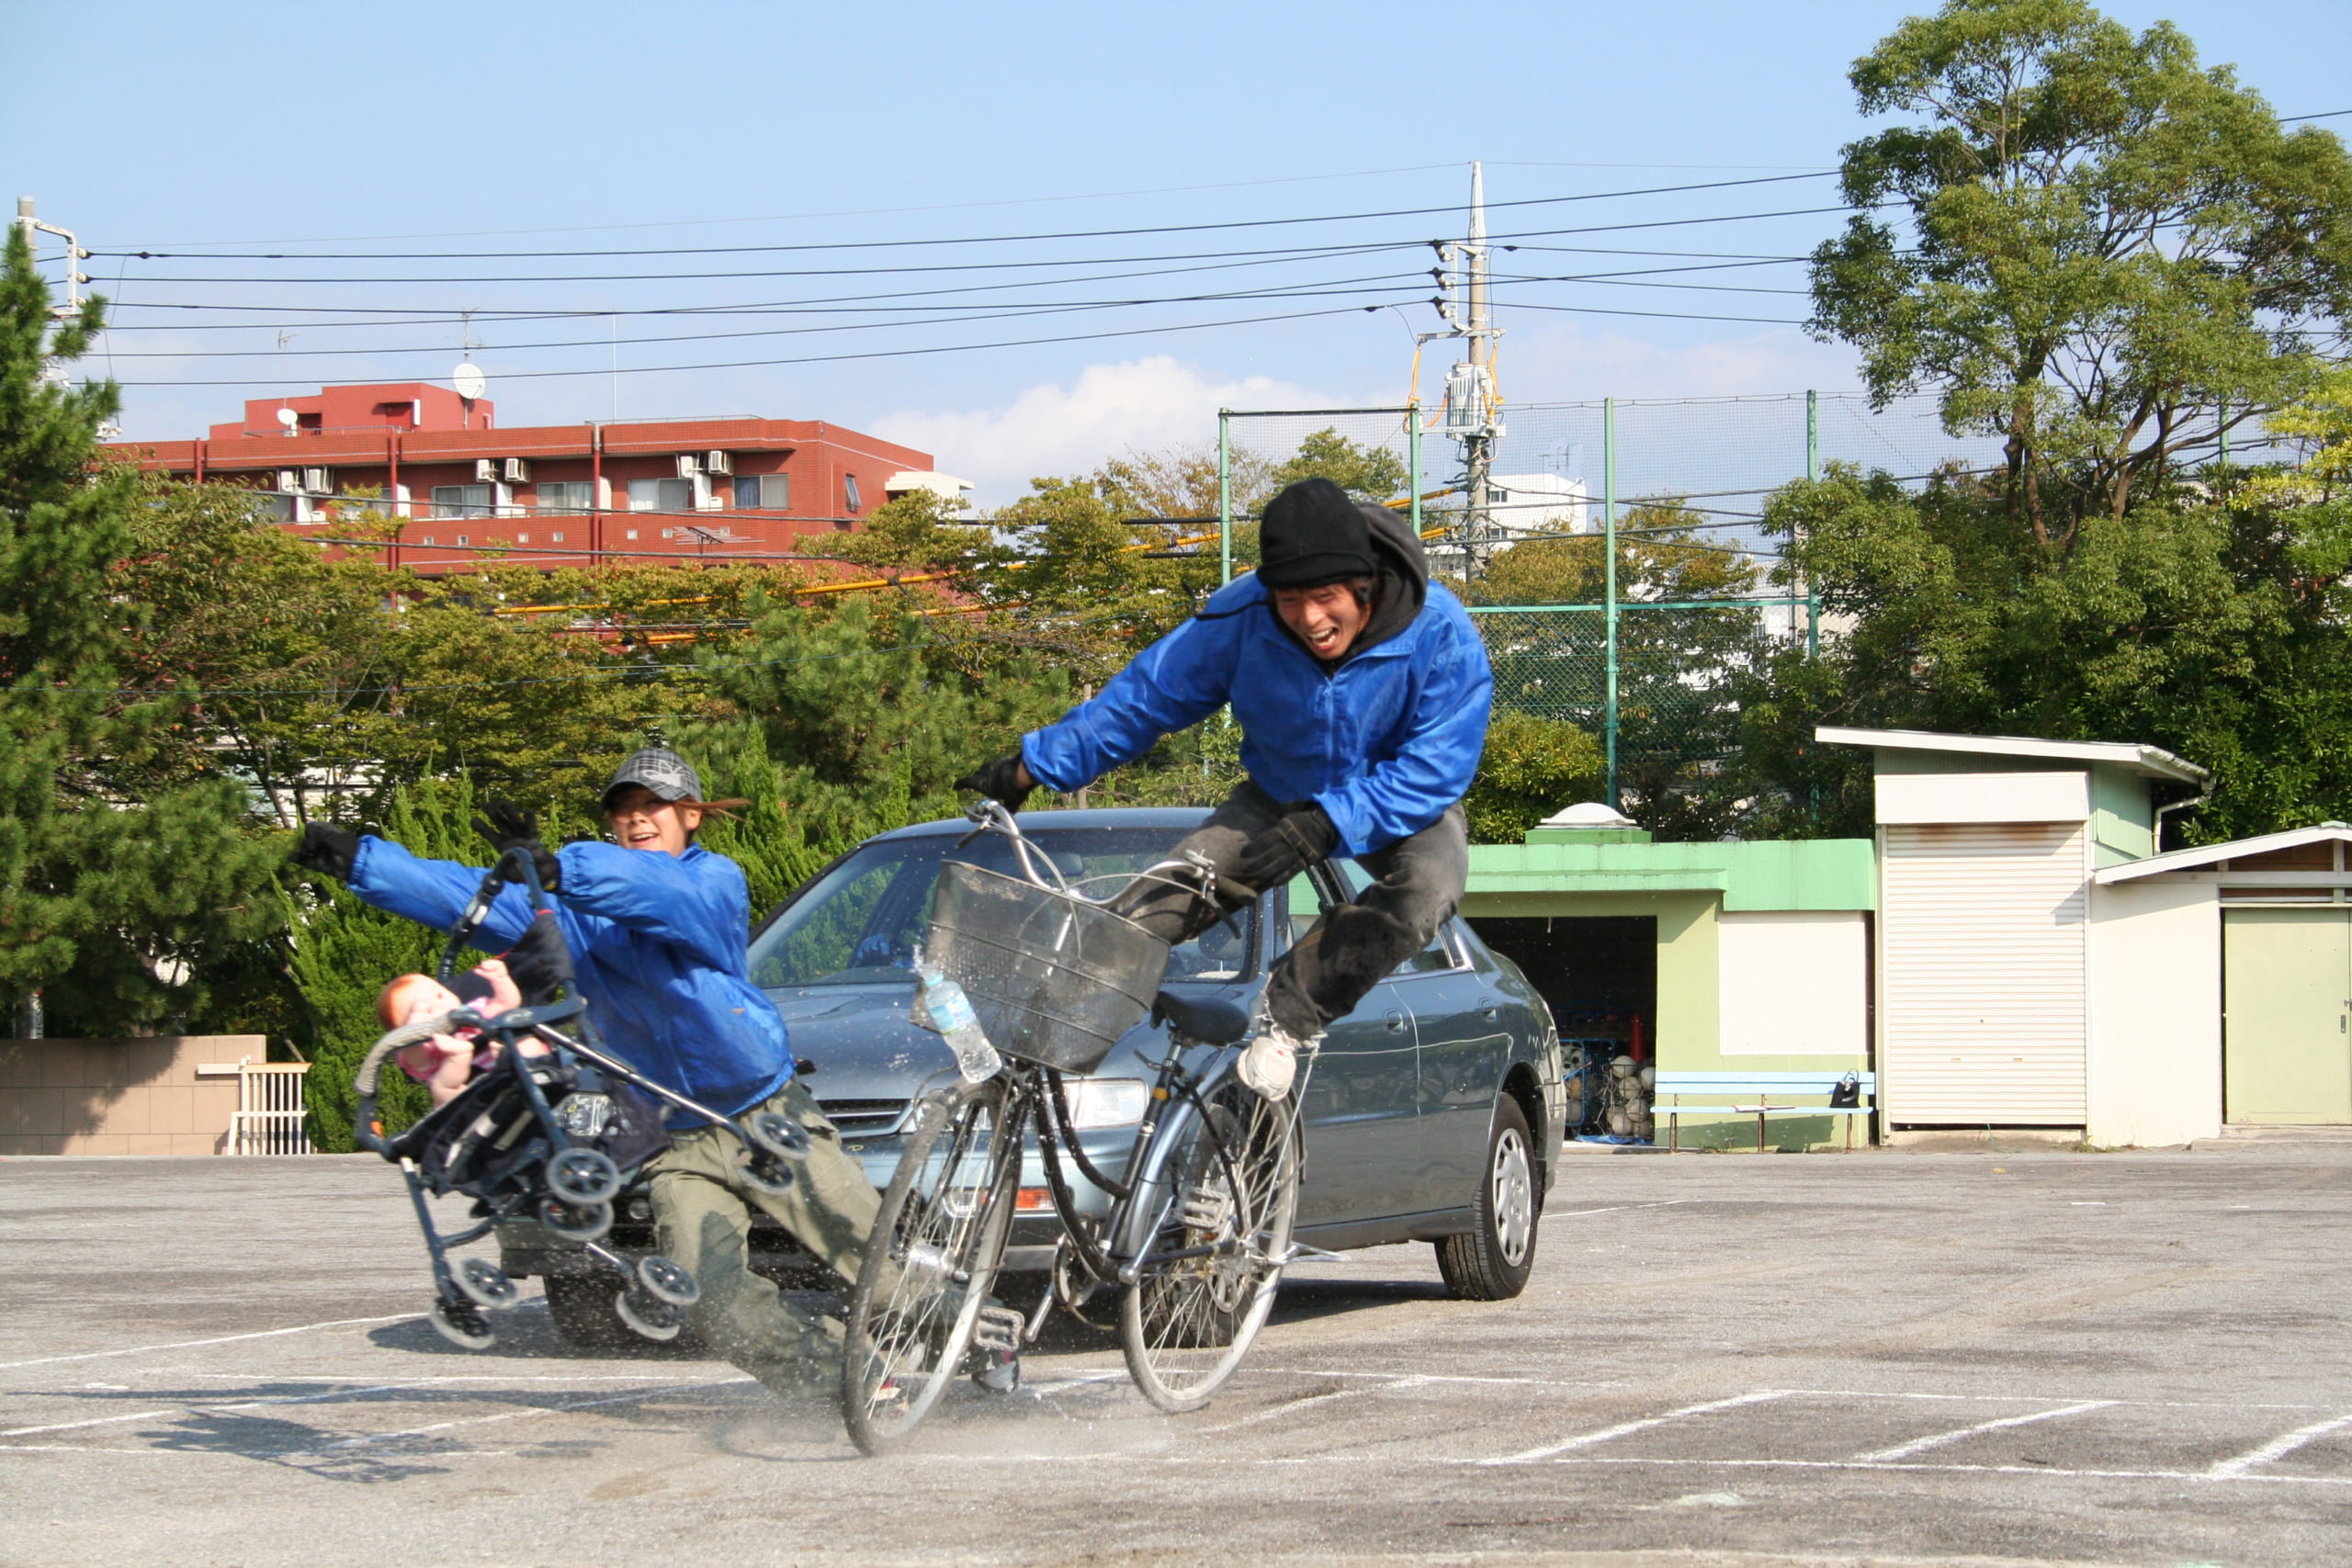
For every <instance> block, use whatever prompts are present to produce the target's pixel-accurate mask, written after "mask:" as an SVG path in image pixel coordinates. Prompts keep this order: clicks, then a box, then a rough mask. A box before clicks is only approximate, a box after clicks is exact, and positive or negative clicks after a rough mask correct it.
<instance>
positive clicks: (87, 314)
mask: <svg viewBox="0 0 2352 1568" xmlns="http://www.w3.org/2000/svg"><path fill="white" fill-rule="evenodd" d="M104 325H105V312H104V302H103V301H102V300H99V299H91V300H90V301H89V302H88V303H87V304H86V305H85V306H84V307H83V308H82V309H81V310H79V311H78V312H75V313H73V314H70V315H67V316H65V317H63V318H62V320H61V319H59V318H58V317H57V316H55V315H53V314H52V312H51V306H50V296H49V289H48V287H47V285H46V284H44V283H43V282H42V280H41V277H40V273H39V272H38V271H37V270H36V269H35V266H34V261H33V253H32V247H31V245H30V244H29V243H28V239H27V236H26V233H25V231H23V230H22V229H21V228H12V229H11V230H10V231H9V232H8V237H7V244H6V259H5V264H4V265H0V1003H5V1004H6V1005H7V1006H8V1007H9V1008H10V1009H11V1010H12V1012H13V1010H14V1009H15V1008H16V1007H17V1005H18V1004H19V1003H20V1002H21V1001H22V1000H23V999H24V998H25V997H26V996H27V994H28V993H30V992H33V991H36V990H37V991H39V992H40V994H41V996H42V998H43V1005H44V1010H45V1012H46V1014H47V1016H48V1019H49V1032H51V1033H59V1034H62V1033H74V1032H80V1033H89V1034H113V1033H123V1032H139V1031H145V1030H152V1029H153V1028H155V1027H157V1026H159V1025H161V1024H163V1023H164V1022H165V1021H167V1020H169V1019H171V1018H173V1017H175V1016H184V1015H185V1014H186V1013H187V1012H188V1011H189V1010H192V1009H194V1008H195V1007H196V1006H198V1004H199V1003H200V1002H201V1001H202V999H203V998H202V990H203V987H202V981H201V975H202V971H203V969H204V966H205V963H206V960H207V958H208V956H209V955H210V954H212V953H216V952H218V951H220V948H221V947H222V946H224V945H231V944H235V943H239V942H246V941H249V940H251V939H253V938H254V937H255V936H256V935H258V934H260V933H262V932H264V931H267V930H268V928H269V927H270V925H271V924H272V923H273V922H274V920H275V919H276V916H277V909H276V899H275V897H274V896H273V895H272V893H271V891H270V872H271V869H272V867H273V866H274V864H275V863H276V862H277V858H278V856H279V853H280V851H279V849H278V848H277V846H276V845H274V844H272V843H269V842H267V841H266V840H262V839H260V838H259V837H257V836H253V835H249V834H248V833H247V832H246V831H245V830H244V823H245V811H244V799H243V790H242V789H241V787H240V786H239V784H237V783H236V781H234V780H232V779H229V778H226V777H220V776H214V777H209V778H198V779H197V780H195V781H193V782H186V781H180V782H170V783H165V784H162V785H160V786H159V784H158V783H157V774H156V772H155V769H154V768H153V761H154V757H155V754H156V751H157V750H158V747H157V741H158V738H159V737H160V736H161V735H163V734H164V733H166V732H167V729H168V726H169V725H171V724H172V723H173V722H175V719H176V718H178V717H179V716H181V715H182V714H183V713H184V712H185V709H186V705H187V694H185V693H183V692H181V691H179V690H177V689H175V687H174V686H172V685H165V684H160V683H158V684H154V685H151V686H149V687H148V688H146V689H141V690H126V689H123V688H124V681H125V676H124V671H125V664H126V660H125V657H124V654H125V649H126V647H127V643H128V639H129V637H130V633H131V631H132V629H133V627H134V625H135V622H136V619H137V616H138V614H139V607H138V606H137V605H136V604H128V603H125V602H124V601H123V599H122V597H121V596H120V595H119V594H118V593H117V592H114V589H115V584H114V582H113V580H112V573H113V571H114V569H115V566H116V563H117V562H118V561H119V560H120V559H121V558H122V557H123V556H124V554H125V553H126V551H127V549H128V548H129V546H130V538H131V528H130V512H131V508H132V507H133V506H134V505H135V504H136V488H137V486H136V479H135V477H134V476H133V475H132V474H131V473H130V472H129V471H128V470H126V469H124V468H119V467H110V466H108V465H107V464H106V463H104V462H103V461H102V458H103V452H102V450H101V448H100V447H99V446H98V427H99V426H100V425H101V424H102V423H105V422H106V421H107V420H108V419H110V418H111V417H112V416H113V415H114V413H115V412H116V411H117V409H118V408H119V403H120V399H119V393H118V392H117V390H116V389H115V387H114V385H113V384H112V383H111V382H99V383H96V384H85V385H82V386H79V387H75V386H71V385H62V384H60V383H59V382H58V381H57V380H56V379H54V378H52V377H51V371H50V367H51V365H52V364H58V365H62V364H63V363H65V362H68V361H71V360H73V359H75V358H78V357H79V356H80V355H82V354H83V353H84V352H85V350H86V349H87V348H88V346H89V344H90V341H91V338H92V336H93V334H95V333H97V332H98V331H100V330H101V329H102V328H103V326H104ZM52 328H53V329H54V331H53V332H52Z"/></svg>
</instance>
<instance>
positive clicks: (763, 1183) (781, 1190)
mask: <svg viewBox="0 0 2352 1568" xmlns="http://www.w3.org/2000/svg"><path fill="white" fill-rule="evenodd" d="M792 1182H793V1175H792V1168H791V1167H789V1166H786V1165H782V1164H779V1163H778V1162H777V1160H776V1159H775V1156H772V1155H759V1156H755V1157H753V1158H752V1161H751V1162H750V1163H749V1164H747V1165H746V1166H744V1167H743V1185H744V1186H746V1187H748V1188H750V1189H751V1190H752V1191H754V1192H764V1193H766V1194H767V1195H768V1196H769V1197H771V1198H775V1197H781V1196H782V1195H783V1194H785V1193H786V1192H789V1191H791V1190H792Z"/></svg>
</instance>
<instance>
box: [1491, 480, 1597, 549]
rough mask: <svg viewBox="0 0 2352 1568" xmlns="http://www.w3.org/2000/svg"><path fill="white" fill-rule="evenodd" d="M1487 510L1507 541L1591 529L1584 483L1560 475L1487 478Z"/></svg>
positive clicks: (1586, 531) (1592, 518)
mask: <svg viewBox="0 0 2352 1568" xmlns="http://www.w3.org/2000/svg"><path fill="white" fill-rule="evenodd" d="M1487 513H1488V515H1490V516H1492V517H1493V518H1494V520H1495V524H1496V525H1497V526H1498V527H1499V528H1501V529H1502V531H1503V532H1504V533H1505V534H1506V535H1507V536H1509V538H1510V541H1516V540H1518V539H1521V538H1524V537H1526V536H1530V535H1544V534H1589V533H1590V532H1591V531H1592V529H1593V526H1594V516H1593V510H1592V497H1591V496H1590V495H1589V493H1588V492H1587V491H1586V490H1585V483H1584V480H1582V479H1569V478H1566V476H1564V475H1561V474H1494V475H1490V476H1488V478H1487ZM1504 547H1508V546H1507V544H1506V545H1505V546H1504Z"/></svg>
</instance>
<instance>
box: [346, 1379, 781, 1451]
mask: <svg viewBox="0 0 2352 1568" xmlns="http://www.w3.org/2000/svg"><path fill="white" fill-rule="evenodd" d="M758 1381H759V1380H758V1379H757V1378H754V1377H752V1376H751V1375H749V1374H748V1373H747V1374H745V1375H744V1376H741V1377H732V1378H719V1379H717V1380H715V1381H713V1382H689V1383H663V1384H662V1385H661V1386H660V1387H658V1388H640V1389H635V1390H632V1391H631V1392H629V1393H616V1394H608V1395H606V1396H605V1398H603V1399H575V1400H572V1401H571V1403H569V1404H542V1405H537V1406H535V1407H533V1408H532V1409H529V1410H504V1411H501V1412H500V1413H499V1414H497V1415H495V1416H460V1417H459V1418H458V1419H457V1420H454V1421H435V1422H434V1423H432V1424H431V1425H430V1426H424V1427H407V1428H405V1429H403V1430H401V1431H398V1432H365V1433H362V1434H361V1435H359V1436H358V1437H356V1438H343V1439H342V1440H341V1441H339V1442H334V1443H329V1444H328V1445H327V1446H326V1448H325V1449H324V1450H322V1451H323V1452H330V1453H331V1452H334V1450H338V1449H358V1448H365V1447H367V1446H368V1444H370V1443H390V1442H397V1441H399V1440H400V1439H401V1438H421V1437H424V1435H425V1434H427V1433H429V1432H447V1431H451V1430H454V1429H455V1428H457V1427H488V1426H492V1425H495V1424H496V1423H498V1422H501V1421H526V1420H528V1419H530V1418H531V1417H532V1416H562V1415H566V1414H569V1413H570V1412H571V1411H574V1410H594V1409H596V1408H597V1407H598V1406H600V1405H605V1404H628V1403H629V1402H630V1401H631V1400H637V1399H650V1398H651V1397H652V1396H653V1395H655V1394H657V1393H693V1392H694V1391H695V1390H697V1389H706V1388H732V1387H734V1386H736V1385H738V1384H741V1383H747V1382H758Z"/></svg>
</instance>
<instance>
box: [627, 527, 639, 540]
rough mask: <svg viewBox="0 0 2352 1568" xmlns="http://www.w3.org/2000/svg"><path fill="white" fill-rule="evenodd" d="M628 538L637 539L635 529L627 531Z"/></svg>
mask: <svg viewBox="0 0 2352 1568" xmlns="http://www.w3.org/2000/svg"><path fill="white" fill-rule="evenodd" d="M628 536H629V537H630V538H632V539H634V538H636V537H637V530H636V529H634V528H631V529H629V530H628Z"/></svg>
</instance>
